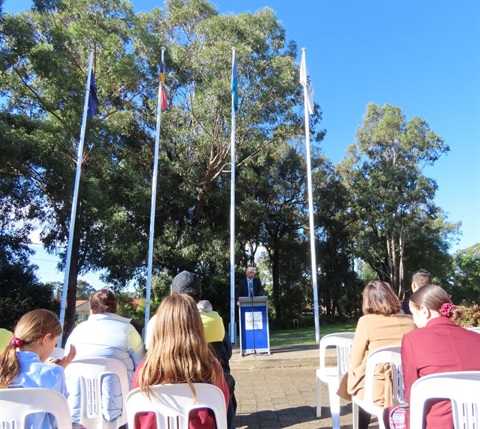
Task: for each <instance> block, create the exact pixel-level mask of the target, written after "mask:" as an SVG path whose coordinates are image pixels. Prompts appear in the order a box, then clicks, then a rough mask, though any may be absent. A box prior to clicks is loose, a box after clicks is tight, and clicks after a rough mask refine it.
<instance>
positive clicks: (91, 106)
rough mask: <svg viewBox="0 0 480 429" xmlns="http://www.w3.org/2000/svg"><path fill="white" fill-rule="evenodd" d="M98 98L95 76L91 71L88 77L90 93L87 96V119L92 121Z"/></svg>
mask: <svg viewBox="0 0 480 429" xmlns="http://www.w3.org/2000/svg"><path fill="white" fill-rule="evenodd" d="M97 107H98V98H97V82H95V75H94V74H93V70H92V71H91V76H90V93H89V95H88V117H89V118H90V119H93V117H94V116H95V113H96V112H97Z"/></svg>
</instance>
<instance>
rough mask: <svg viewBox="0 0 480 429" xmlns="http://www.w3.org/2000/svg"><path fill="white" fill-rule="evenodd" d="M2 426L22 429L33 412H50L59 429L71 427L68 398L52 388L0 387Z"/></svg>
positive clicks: (0, 418) (0, 424)
mask: <svg viewBox="0 0 480 429" xmlns="http://www.w3.org/2000/svg"><path fill="white" fill-rule="evenodd" d="M0 410H1V412H0V427H1V428H2V429H21V428H24V427H25V419H26V417H27V416H28V415H29V414H33V413H50V414H52V415H53V416H54V417H55V420H56V421H57V425H58V428H59V429H71V428H72V423H71V419H70V410H69V408H68V403H67V398H65V396H63V395H62V394H61V393H59V392H57V391H55V390H52V389H43V388H23V387H14V388H9V389H0Z"/></svg>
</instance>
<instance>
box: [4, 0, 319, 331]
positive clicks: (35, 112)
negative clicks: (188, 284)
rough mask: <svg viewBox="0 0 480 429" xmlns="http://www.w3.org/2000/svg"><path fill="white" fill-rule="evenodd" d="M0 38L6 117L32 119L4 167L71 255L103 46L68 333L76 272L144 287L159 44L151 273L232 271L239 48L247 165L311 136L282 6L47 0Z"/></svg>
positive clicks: (195, 0)
mask: <svg viewBox="0 0 480 429" xmlns="http://www.w3.org/2000/svg"><path fill="white" fill-rule="evenodd" d="M1 36H2V39H1V55H2V62H1V64H0V67H1V73H2V74H1V78H2V81H1V84H0V90H1V91H2V92H1V94H2V96H4V97H5V99H6V102H5V104H4V106H2V111H3V112H4V113H5V114H8V115H9V118H11V120H13V121H16V122H17V123H19V124H20V123H21V122H22V121H24V122H26V123H27V124H28V126H23V125H22V126H16V127H10V131H9V132H10V136H9V138H10V140H11V141H12V142H18V144H19V145H20V147H21V149H19V150H20V151H21V152H22V154H23V156H22V157H20V158H18V159H17V160H13V161H12V164H11V165H10V164H9V169H8V171H7V172H6V174H7V175H9V177H13V176H15V175H18V176H19V177H21V179H22V181H23V182H22V183H24V184H25V186H28V187H29V189H30V192H29V193H28V197H29V198H30V200H29V205H30V206H31V207H32V208H35V216H34V218H35V220H36V221H37V222H40V223H41V225H42V228H43V230H42V234H41V238H42V240H43V242H44V243H45V245H46V246H47V248H48V249H49V250H50V251H55V249H59V248H60V249H64V248H65V245H66V240H67V237H68V228H69V220H70V219H69V216H70V211H71V210H70V208H71V200H72V192H73V180H74V171H75V167H76V165H75V164H76V148H77V144H78V140H79V132H80V120H81V114H82V108H83V97H84V86H85V78H86V72H87V70H86V67H87V58H88V54H89V52H90V51H91V50H93V51H94V71H95V77H96V81H97V88H98V91H97V92H98V97H99V111H98V113H97V115H96V117H95V118H94V119H93V121H90V122H89V123H88V126H87V134H86V135H87V139H86V143H87V144H86V146H85V152H84V154H83V155H84V156H83V159H84V162H83V164H82V178H81V189H80V198H79V209H78V218H77V220H76V229H75V234H74V243H73V253H72V262H71V267H70V278H69V290H68V298H67V302H68V304H67V313H66V320H67V325H66V332H67V333H68V331H69V329H71V327H72V326H73V320H74V300H75V286H76V277H77V274H78V273H79V272H82V271H87V270H91V269H102V268H104V269H106V271H107V275H106V280H107V281H109V282H110V283H112V284H113V285H114V287H115V288H118V289H120V288H122V287H124V286H125V285H126V284H128V282H129V281H131V280H132V279H135V280H136V281H137V282H139V283H140V284H142V281H143V282H144V278H145V265H146V259H147V247H148V225H149V211H150V192H151V191H150V189H151V180H152V179H151V174H152V164H153V153H154V151H153V147H154V129H155V111H156V89H157V72H158V65H159V61H160V52H161V48H162V47H165V48H166V68H167V73H166V79H165V80H166V86H167V92H168V99H169V104H170V107H169V109H168V110H166V111H164V112H163V114H162V127H161V154H160V159H159V161H160V162H159V181H158V183H159V189H158V194H157V196H158V203H157V211H156V222H155V227H156V230H155V246H154V262H155V267H154V268H155V271H156V272H164V271H165V270H167V271H168V272H170V273H171V274H173V273H174V272H175V271H176V270H178V269H182V268H187V269H199V270H201V271H202V272H203V274H204V275H205V277H206V278H208V277H209V276H211V278H212V279H213V278H217V279H218V278H219V277H221V276H222V275H223V276H225V277H226V273H227V272H228V269H227V267H228V244H227V243H228V235H229V233H228V228H229V225H228V218H229V216H228V210H229V209H228V208H229V185H230V182H229V173H230V168H231V166H230V155H229V154H230V74H231V47H232V46H234V47H236V50H237V62H238V72H239V87H240V91H241V101H240V109H239V111H238V112H237V133H236V144H237V154H238V157H237V160H236V163H237V168H238V169H239V170H240V169H242V168H244V167H245V166H246V165H248V164H249V163H253V162H255V160H257V159H259V157H260V156H262V155H263V154H267V153H268V152H269V151H271V150H272V149H273V148H275V147H276V146H278V145H280V144H284V143H285V142H287V141H290V140H292V139H295V138H298V136H299V135H300V134H301V133H302V124H303V122H302V112H301V109H300V108H299V107H300V106H301V100H302V98H301V92H300V91H301V88H300V85H299V84H298V70H297V67H296V65H295V57H296V55H297V48H296V46H295V44H294V43H293V42H287V41H286V40H285V30H284V29H283V27H282V26H281V25H280V24H279V22H278V20H277V19H276V17H275V14H274V12H273V11H272V10H270V9H263V10H261V11H259V12H256V13H254V14H251V13H246V14H241V15H238V16H224V15H219V14H218V12H217V11H216V10H215V8H214V7H213V6H212V5H211V4H210V3H208V2H207V1H203V0H191V1H183V0H167V1H165V2H164V8H157V9H154V10H152V11H151V12H150V13H142V14H135V13H134V12H133V9H132V7H131V5H130V3H128V2H125V1H122V0H93V1H92V0H58V1H49V0H37V1H36V2H35V7H34V9H32V10H31V11H27V12H25V13H21V14H19V15H15V16H9V15H5V16H4V17H3V18H2V23H1ZM317 118H319V116H318V115H317ZM2 120H3V119H2ZM313 124H315V121H313ZM12 159H13V158H12ZM27 184H28V185H27ZM25 189H27V188H25ZM244 197H245V195H238V201H239V203H241V201H242V199H243V198H244ZM62 252H63V251H62V250H61V251H60V253H62ZM62 254H63V253H62ZM215 284H219V286H218V287H219V288H220V287H221V285H220V282H218V281H216V282H215ZM227 284H228V280H227V279H226V278H225V285H227ZM226 290H228V289H226Z"/></svg>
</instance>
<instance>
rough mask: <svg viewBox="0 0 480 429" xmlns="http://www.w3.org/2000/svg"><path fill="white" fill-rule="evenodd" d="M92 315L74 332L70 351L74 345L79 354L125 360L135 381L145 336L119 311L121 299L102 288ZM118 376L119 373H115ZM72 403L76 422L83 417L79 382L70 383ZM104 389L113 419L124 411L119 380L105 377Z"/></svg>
mask: <svg viewBox="0 0 480 429" xmlns="http://www.w3.org/2000/svg"><path fill="white" fill-rule="evenodd" d="M89 302H90V316H89V317H88V320H86V321H85V322H82V323H80V324H79V325H78V326H77V327H76V328H75V329H74V330H73V331H72V333H71V334H70V336H69V337H68V340H67V344H66V345H65V349H66V350H68V348H69V346H70V344H74V345H75V348H76V350H77V355H76V357H77V358H78V359H81V358H89V357H97V358H99V357H100V358H113V359H118V360H120V361H122V362H123V363H124V364H125V366H126V367H127V373H128V382H129V385H131V384H132V379H133V373H134V371H135V369H136V367H137V366H138V364H139V363H140V362H141V361H142V359H143V358H144V356H145V346H144V345H143V341H142V337H141V336H140V334H139V333H138V332H137V330H136V329H135V328H134V327H133V325H132V324H131V323H130V319H127V318H125V317H122V316H120V315H118V314H116V313H117V309H118V302H117V299H116V298H115V295H114V293H113V292H112V291H110V290H108V289H101V290H98V291H97V292H95V293H94V294H93V295H92V296H91V297H90V300H89ZM112 377H115V376H112ZM68 389H69V393H71V395H70V396H69V398H68V400H69V404H70V411H71V413H72V418H73V420H74V421H78V420H79V419H80V403H79V399H78V397H77V395H78V394H79V387H78V383H76V382H74V381H72V385H70V382H69V386H68ZM102 389H103V390H104V391H105V392H106V397H108V398H109V401H106V403H107V402H108V406H105V407H104V408H103V409H102V413H103V417H104V418H105V420H107V421H113V420H115V419H116V418H117V417H118V416H120V415H121V414H122V400H121V399H122V398H121V393H120V391H121V389H120V385H119V383H118V379H117V380H113V379H110V378H109V376H107V377H104V380H103V381H102Z"/></svg>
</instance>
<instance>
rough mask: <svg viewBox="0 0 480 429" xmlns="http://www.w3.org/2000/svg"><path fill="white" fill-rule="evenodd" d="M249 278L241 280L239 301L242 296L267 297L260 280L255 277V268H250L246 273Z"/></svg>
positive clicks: (238, 292)
mask: <svg viewBox="0 0 480 429" xmlns="http://www.w3.org/2000/svg"><path fill="white" fill-rule="evenodd" d="M246 274H247V277H246V278H245V279H242V280H240V283H239V285H238V289H237V300H238V298H239V297H241V296H243V297H244V296H248V297H250V296H265V291H264V290H263V287H262V282H261V281H260V279H258V278H256V277H255V268H253V267H248V268H247V271H246Z"/></svg>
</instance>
